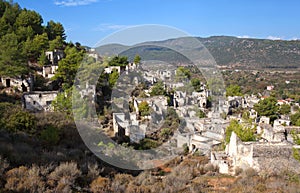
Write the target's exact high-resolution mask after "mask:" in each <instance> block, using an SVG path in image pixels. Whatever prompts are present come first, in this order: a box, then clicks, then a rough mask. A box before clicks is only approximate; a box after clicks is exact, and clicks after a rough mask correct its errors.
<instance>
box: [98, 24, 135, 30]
mask: <svg viewBox="0 0 300 193" xmlns="http://www.w3.org/2000/svg"><path fill="white" fill-rule="evenodd" d="M131 26H132V25H118V24H110V23H103V24H100V25H99V26H97V27H96V28H94V29H93V31H117V30H120V29H125V28H128V27H131Z"/></svg>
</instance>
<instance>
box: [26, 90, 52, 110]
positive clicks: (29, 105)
mask: <svg viewBox="0 0 300 193" xmlns="http://www.w3.org/2000/svg"><path fill="white" fill-rule="evenodd" d="M57 93H58V92H56V91H45V92H31V93H25V94H24V95H23V106H24V108H25V109H27V110H30V111H51V110H52V107H51V103H52V101H53V100H54V99H55V98H56V96H57Z"/></svg>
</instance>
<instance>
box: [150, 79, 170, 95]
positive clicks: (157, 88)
mask: <svg viewBox="0 0 300 193" xmlns="http://www.w3.org/2000/svg"><path fill="white" fill-rule="evenodd" d="M165 94H166V90H165V86H164V83H163V82H162V81H158V82H157V83H155V84H154V85H153V86H152V88H151V92H150V95H151V96H158V95H165Z"/></svg>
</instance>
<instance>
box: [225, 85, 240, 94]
mask: <svg viewBox="0 0 300 193" xmlns="http://www.w3.org/2000/svg"><path fill="white" fill-rule="evenodd" d="M242 95H243V94H242V90H241V87H240V86H239V85H229V86H228V87H227V88H226V96H242Z"/></svg>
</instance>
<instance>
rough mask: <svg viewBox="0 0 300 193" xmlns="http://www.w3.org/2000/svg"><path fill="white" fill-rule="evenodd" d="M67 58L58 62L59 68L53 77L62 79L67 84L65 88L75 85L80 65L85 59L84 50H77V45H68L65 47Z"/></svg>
mask: <svg viewBox="0 0 300 193" xmlns="http://www.w3.org/2000/svg"><path fill="white" fill-rule="evenodd" d="M65 55H66V56H65V58H63V59H62V60H60V61H59V62H58V69H57V72H56V74H55V76H54V77H53V79H54V80H57V79H60V80H62V82H63V83H64V84H65V88H70V87H71V86H72V85H73V82H74V79H75V76H76V73H77V70H78V67H79V65H80V63H81V62H82V60H83V56H84V50H77V49H76V47H71V46H68V47H66V49H65Z"/></svg>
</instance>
